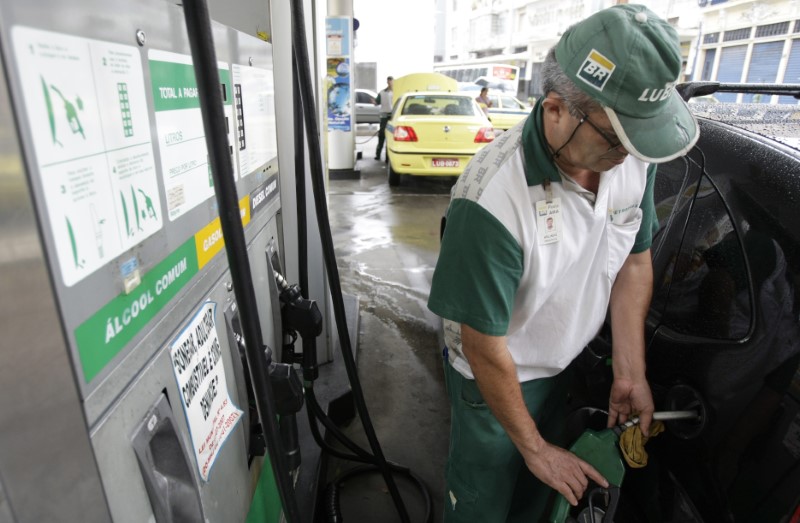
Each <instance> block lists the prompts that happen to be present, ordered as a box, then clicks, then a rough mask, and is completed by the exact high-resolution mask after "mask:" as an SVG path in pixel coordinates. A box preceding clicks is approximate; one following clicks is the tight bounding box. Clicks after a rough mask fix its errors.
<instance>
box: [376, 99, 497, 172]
mask: <svg viewBox="0 0 800 523" xmlns="http://www.w3.org/2000/svg"><path fill="white" fill-rule="evenodd" d="M398 127H404V128H411V129H413V130H414V134H415V135H416V137H417V141H399V140H397V139H395V135H394V133H395V130H396V129H397V128H398ZM491 128H492V126H491V123H490V122H489V120H488V119H487V118H486V116H485V115H484V114H483V112H482V111H481V110H480V108H479V107H478V105H477V103H475V101H474V100H473V99H472V98H471V97H470V96H469V95H466V94H462V93H449V92H413V91H412V92H408V93H406V94H405V95H403V96H401V97H400V99H398V100H397V103H396V105H395V108H394V112H393V113H392V117H391V120H390V122H389V124H388V125H387V127H386V143H387V150H388V160H389V164H390V168H391V169H393V170H394V171H395V172H396V173H398V174H410V175H421V176H456V175H459V174H461V172H463V170H464V168H465V167H466V165H467V163H469V160H470V159H471V158H472V156H473V155H474V154H475V153H476V152H477V151H478V150H479V149H480V148H481V147H483V146H484V145H486V143H476V142H475V138H476V136H477V135H478V133H479V131H480V130H481V129H491ZM446 160H450V161H446ZM452 160H457V161H458V164H457V165H451V164H452ZM437 164H438V165H437Z"/></svg>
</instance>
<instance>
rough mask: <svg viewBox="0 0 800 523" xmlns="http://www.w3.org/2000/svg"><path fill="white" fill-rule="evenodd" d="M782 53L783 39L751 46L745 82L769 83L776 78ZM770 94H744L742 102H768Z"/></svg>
mask: <svg viewBox="0 0 800 523" xmlns="http://www.w3.org/2000/svg"><path fill="white" fill-rule="evenodd" d="M782 54H783V40H779V41H777V42H764V43H763V44H755V45H754V46H753V51H752V56H751V57H750V68H749V70H748V72H747V83H751V84H771V83H773V82H775V80H777V78H778V66H779V65H780V61H781V55H782ZM770 98H771V96H764V95H759V94H756V95H753V94H746V95H744V97H743V98H742V102H743V103H769V101H770Z"/></svg>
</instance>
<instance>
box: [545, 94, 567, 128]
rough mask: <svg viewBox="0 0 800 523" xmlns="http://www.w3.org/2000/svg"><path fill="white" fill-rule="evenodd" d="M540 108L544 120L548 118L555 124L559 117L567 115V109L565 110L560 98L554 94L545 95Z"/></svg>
mask: <svg viewBox="0 0 800 523" xmlns="http://www.w3.org/2000/svg"><path fill="white" fill-rule="evenodd" d="M542 110H543V113H544V118H545V120H550V121H552V122H553V123H556V124H557V123H558V122H559V121H560V120H561V118H564V117H565V116H568V115H569V111H567V108H566V106H565V105H564V103H563V101H562V100H561V98H557V97H555V96H547V97H545V99H544V100H542Z"/></svg>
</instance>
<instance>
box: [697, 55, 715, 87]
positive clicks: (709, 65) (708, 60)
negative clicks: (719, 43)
mask: <svg viewBox="0 0 800 523" xmlns="http://www.w3.org/2000/svg"><path fill="white" fill-rule="evenodd" d="M716 57H717V50H716V49H709V50H707V51H706V57H705V59H704V60H703V71H702V73H701V75H700V80H702V81H703V82H708V81H709V80H711V71H713V70H714V58H716Z"/></svg>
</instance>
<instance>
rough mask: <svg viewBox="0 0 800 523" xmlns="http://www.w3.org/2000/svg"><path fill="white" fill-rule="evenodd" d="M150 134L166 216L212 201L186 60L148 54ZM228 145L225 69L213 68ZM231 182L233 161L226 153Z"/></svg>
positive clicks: (229, 120) (194, 84) (229, 104)
mask: <svg viewBox="0 0 800 523" xmlns="http://www.w3.org/2000/svg"><path fill="white" fill-rule="evenodd" d="M147 57H148V60H149V62H150V78H151V81H152V89H153V100H154V101H155V111H156V128H157V129H158V143H159V149H160V151H161V171H162V173H163V178H164V179H163V183H164V191H165V192H166V195H167V215H168V216H169V219H170V221H173V220H176V219H177V218H179V217H181V216H182V215H184V214H186V213H187V212H189V211H190V210H192V209H194V208H195V207H196V206H198V205H199V204H201V203H203V202H204V201H206V200H207V199H209V198H211V197H212V196H214V180H213V178H212V176H211V164H210V163H209V159H208V148H207V147H206V135H205V130H204V129H203V114H202V113H201V112H200V98H199V96H198V92H197V81H196V80H195V77H194V67H193V66H192V59H191V57H190V56H187V55H182V54H177V53H170V52H168V51H159V50H155V49H151V50H150V51H149V52H148V55H147ZM218 65H219V76H220V81H221V82H222V85H221V86H220V88H221V89H222V101H223V104H224V111H225V120H226V129H224V130H223V129H221V130H220V131H222V132H226V133H227V136H228V143H229V144H232V143H235V141H234V137H233V131H234V129H235V126H234V121H233V104H232V99H233V94H232V92H231V75H230V70H229V69H228V66H227V65H226V64H223V63H219V64H218ZM229 149H230V153H231V162H232V164H233V175H234V178H238V174H237V170H236V158H235V157H234V154H233V147H230V148H229Z"/></svg>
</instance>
